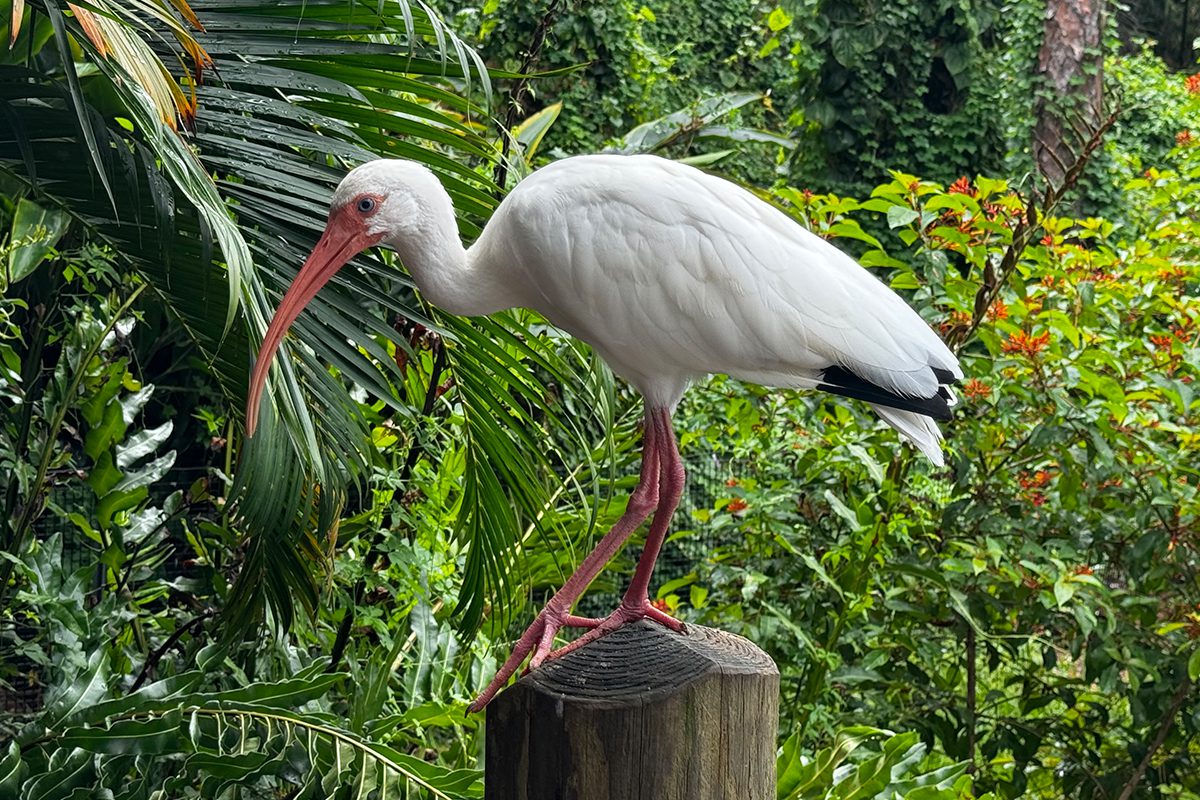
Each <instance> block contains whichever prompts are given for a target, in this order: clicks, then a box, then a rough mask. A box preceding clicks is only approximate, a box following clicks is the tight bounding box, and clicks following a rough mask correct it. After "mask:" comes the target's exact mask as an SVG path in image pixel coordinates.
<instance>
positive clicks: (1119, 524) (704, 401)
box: [660, 147, 1200, 797]
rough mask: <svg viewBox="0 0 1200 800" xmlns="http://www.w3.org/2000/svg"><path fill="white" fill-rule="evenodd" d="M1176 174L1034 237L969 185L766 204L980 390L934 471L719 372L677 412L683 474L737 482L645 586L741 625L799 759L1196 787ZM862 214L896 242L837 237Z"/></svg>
mask: <svg viewBox="0 0 1200 800" xmlns="http://www.w3.org/2000/svg"><path fill="white" fill-rule="evenodd" d="M1169 162H1170V163H1177V164H1179V165H1180V168H1179V169H1178V170H1177V171H1176V170H1158V169H1151V170H1149V171H1148V172H1147V174H1146V176H1145V177H1139V178H1138V179H1136V180H1133V181H1131V182H1130V183H1129V184H1127V186H1126V187H1125V198H1126V202H1127V203H1128V209H1129V211H1130V213H1131V214H1132V221H1131V222H1129V223H1127V224H1126V225H1125V226H1124V227H1122V228H1118V227H1116V226H1114V225H1113V224H1111V223H1109V222H1107V221H1105V220H1101V219H1096V218H1085V219H1073V218H1069V217H1058V216H1054V215H1053V213H1052V210H1051V211H1043V212H1041V213H1039V214H1038V216H1037V217H1036V218H1035V217H1034V213H1035V212H1034V211H1032V210H1031V209H1030V207H1029V205H1028V202H1027V201H1026V200H1025V199H1024V198H1022V197H1021V196H1019V195H1018V194H1016V193H1015V192H1014V191H1013V190H1012V188H1010V187H1009V185H1008V184H1007V183H1006V182H1004V181H996V180H987V179H982V178H981V179H978V180H976V181H974V182H971V181H968V180H966V179H962V180H960V181H956V182H955V184H954V185H953V186H951V187H949V189H946V188H944V187H942V186H940V185H937V184H934V183H931V182H927V181H921V180H918V179H916V178H915V177H913V176H911V175H904V174H900V173H896V174H895V175H894V177H893V180H892V181H891V182H889V183H887V184H884V185H881V186H879V187H877V188H876V189H875V190H874V191H873V192H872V196H871V198H870V199H867V200H865V201H858V200H851V199H847V198H841V197H836V196H832V195H812V194H810V193H804V192H799V191H794V190H788V189H785V190H780V191H779V192H778V193H777V197H778V198H779V199H780V200H781V201H783V202H785V203H787V204H788V205H789V208H790V210H791V211H792V213H793V214H795V215H796V216H797V217H798V218H799V219H800V220H801V221H803V222H805V224H807V225H809V226H810V227H811V228H812V229H813V230H815V231H817V232H820V233H822V234H823V235H825V236H827V237H830V238H835V239H837V238H849V239H851V240H853V243H855V244H858V245H860V246H861V245H865V246H866V249H865V251H863V255H862V261H863V263H864V264H866V265H868V266H870V267H871V268H872V269H874V270H877V271H878V272H879V274H880V275H881V277H885V278H886V279H887V280H888V281H889V282H890V283H891V284H892V286H894V287H896V288H897V289H898V290H900V291H903V292H905V293H906V294H907V295H908V296H909V298H910V300H911V301H912V302H913V303H914V304H915V305H916V307H917V308H918V309H919V310H921V312H922V313H923V314H924V315H925V316H926V317H927V318H928V319H929V320H930V321H931V323H933V324H935V325H938V326H939V327H940V328H941V329H942V331H943V334H944V336H945V337H946V338H947V339H948V340H949V341H951V342H952V343H954V344H955V345H956V347H957V348H958V349H959V353H960V357H961V358H962V361H963V365H964V369H965V371H966V373H967V375H968V376H970V378H969V379H968V381H967V382H966V383H965V384H964V385H963V386H962V387H960V393H961V395H962V400H963V403H962V405H963V408H962V409H961V410H960V412H959V413H958V415H957V416H956V419H955V421H954V422H953V423H951V424H949V425H948V426H947V428H948V430H947V433H948V435H949V442H950V447H951V448H952V451H953V453H954V454H955V455H954V457H953V458H952V460H951V464H950V467H949V469H948V470H947V471H945V472H930V471H928V468H927V467H926V466H924V465H920V464H913V463H912V461H911V456H910V455H908V454H907V453H905V452H904V451H903V450H902V449H901V447H900V445H899V444H898V443H897V442H896V440H895V437H894V435H893V434H891V433H890V432H889V431H887V430H886V429H885V428H882V427H881V426H879V425H877V424H876V425H872V422H871V420H870V419H869V417H868V416H867V415H866V413H865V410H864V409H862V408H857V407H850V406H848V405H847V404H845V403H843V402H841V401H836V400H828V399H824V398H804V399H803V400H802V401H799V400H797V399H796V398H792V397H786V396H781V395H779V394H778V393H773V392H767V391H765V390H761V389H757V388H753V387H746V386H740V385H737V384H735V383H734V382H732V381H729V380H727V379H722V378H716V379H714V380H712V381H710V382H709V383H708V384H707V385H706V386H705V387H704V388H703V389H701V390H699V391H694V392H693V393H691V394H690V395H689V396H688V398H687V399H685V401H684V404H683V406H682V407H681V411H680V414H679V420H680V421H679V427H680V429H681V430H683V431H686V432H685V433H684V434H683V437H682V438H683V446H684V454H685V457H688V455H689V454H691V457H692V458H698V457H703V458H705V459H711V458H716V459H718V460H719V461H720V462H721V463H722V464H724V465H726V469H727V470H728V478H727V479H726V482H725V483H722V484H718V485H716V486H710V487H706V488H707V489H708V491H709V492H710V493H711V495H710V496H712V497H713V498H714V500H713V502H712V505H711V506H710V507H708V508H705V509H701V510H700V511H699V512H698V517H697V520H696V521H697V523H698V524H703V525H705V526H707V527H708V528H709V529H710V530H716V531H727V532H728V533H727V534H726V535H725V537H724V541H725V542H726V544H725V545H724V546H722V547H721V548H718V549H717V550H716V551H715V552H713V553H712V554H711V555H710V556H709V557H707V558H705V559H704V563H703V565H702V566H701V567H699V568H698V569H697V570H696V572H695V573H694V574H693V575H691V576H689V578H687V579H685V580H683V581H680V582H676V583H674V584H671V585H667V586H665V587H663V589H662V590H660V592H661V593H662V594H663V595H664V596H665V598H666V599H667V601H668V605H670V606H673V607H676V608H679V609H681V610H682V611H683V612H685V613H691V614H694V616H695V618H697V619H700V620H707V621H713V622H716V621H722V622H724V623H725V624H728V622H729V621H730V620H740V624H741V625H742V627H743V630H744V632H745V633H746V635H748V636H750V637H751V638H752V639H754V640H755V641H756V642H758V643H760V644H763V645H765V646H767V647H768V648H769V649H770V651H771V652H772V653H773V655H775V657H776V659H777V661H778V662H779V663H780V664H782V665H787V666H784V667H783V680H784V685H785V689H784V693H785V694H784V696H785V698H786V699H787V702H788V704H789V706H790V708H792V709H793V713H792V714H791V715H788V716H787V717H786V718H785V722H786V723H790V725H791V726H793V728H792V729H793V730H795V731H799V732H802V735H803V736H804V740H805V741H813V740H827V739H828V738H830V737H833V736H834V733H835V731H837V730H838V729H839V728H841V727H842V726H844V725H847V724H871V725H877V726H880V727H882V726H884V725H888V726H892V727H893V728H895V727H899V728H903V729H908V730H912V731H916V732H917V733H919V734H920V735H921V737H922V739H923V740H924V741H925V742H926V743H927V744H929V745H930V746H931V747H936V749H937V750H938V751H939V752H941V753H944V754H945V755H946V756H948V757H949V758H951V759H954V760H967V761H970V762H972V763H974V764H975V766H976V769H977V770H978V772H977V773H976V780H975V786H976V789H977V791H983V790H990V791H994V792H995V793H996V795H997V796H1001V797H1016V796H1021V795H1023V794H1026V793H1027V794H1029V795H1031V796H1064V795H1066V796H1075V797H1103V796H1113V795H1115V794H1117V793H1119V792H1120V791H1121V789H1122V787H1123V786H1124V785H1125V784H1126V783H1127V782H1130V781H1133V782H1134V785H1135V786H1137V785H1138V784H1139V783H1140V784H1148V785H1149V786H1163V787H1166V786H1168V785H1170V784H1172V783H1174V784H1178V785H1184V786H1186V785H1188V783H1189V782H1191V781H1194V780H1195V779H1196V773H1195V770H1194V767H1193V766H1192V763H1193V758H1194V753H1193V752H1192V748H1191V746H1190V745H1189V744H1188V743H1189V742H1191V741H1194V739H1195V736H1196V733H1197V731H1196V730H1195V716H1194V708H1195V706H1194V704H1195V699H1194V696H1193V695H1194V693H1192V692H1189V689H1190V687H1191V683H1190V680H1191V679H1190V676H1189V673H1188V668H1189V664H1190V663H1195V661H1196V659H1197V657H1196V656H1195V655H1194V654H1195V652H1196V650H1197V639H1196V634H1197V631H1200V628H1197V626H1196V623H1197V618H1196V614H1195V607H1196V603H1197V602H1198V601H1200V571H1198V567H1200V559H1198V558H1197V550H1196V542H1195V538H1194V536H1193V535H1192V533H1191V532H1192V530H1193V528H1194V524H1195V519H1196V515H1197V511H1198V510H1200V509H1198V506H1197V486H1198V485H1200V475H1198V474H1197V472H1196V469H1195V458H1194V453H1193V450H1194V448H1195V444H1196V442H1195V436H1194V430H1195V423H1196V420H1195V415H1196V413H1197V409H1198V404H1197V401H1196V397H1195V393H1194V392H1193V391H1192V389H1191V387H1192V385H1193V381H1194V379H1195V377H1196V369H1197V367H1198V366H1200V361H1198V353H1200V349H1198V344H1200V342H1198V340H1197V334H1196V331H1197V327H1196V326H1197V322H1198V320H1197V319H1196V304H1195V301H1194V290H1195V286H1196V285H1197V279H1198V277H1200V276H1198V275H1197V273H1196V265H1197V263H1200V262H1198V261H1197V259H1196V255H1197V247H1198V246H1200V228H1197V227H1196V220H1195V219H1194V216H1193V215H1192V214H1191V213H1190V211H1189V210H1188V205H1187V204H1181V203H1180V202H1179V198H1181V197H1189V196H1191V194H1192V193H1193V192H1194V191H1196V189H1197V187H1196V186H1195V183H1196V181H1197V180H1198V179H1200V161H1197V159H1196V156H1195V152H1194V150H1193V149H1192V148H1190V147H1189V148H1181V149H1179V150H1176V151H1174V152H1172V153H1171V154H1170V158H1169ZM1043 214H1044V216H1043ZM871 216H874V217H875V218H876V219H877V220H883V221H885V224H886V226H887V228H888V230H889V233H888V234H887V236H886V237H880V239H876V238H875V237H873V236H871V235H870V234H866V233H864V230H863V229H864V227H866V225H861V226H860V225H858V224H855V223H857V222H860V221H861V222H864V223H866V222H868V218H869V217H871ZM1035 219H1036V220H1037V222H1036V226H1037V227H1036V228H1034V229H1031V228H1030V227H1029V226H1030V224H1031V223H1032V222H1033V221H1034V220H1035ZM871 227H873V228H875V227H877V223H876V225H872V226H871ZM1034 230H1036V233H1035V232H1033V231H1034ZM684 590H686V591H687V593H686V594H683V592H684ZM689 607H691V609H694V610H689ZM1160 732H1161V735H1162V737H1163V739H1162V741H1161V742H1160V744H1161V747H1160V748H1159V749H1157V750H1155V751H1153V752H1151V751H1150V750H1149V749H1148V748H1149V747H1150V744H1149V743H1150V742H1152V741H1153V740H1154V739H1155V736H1156V735H1159V734H1160ZM1130 742H1136V743H1139V744H1137V745H1130V744H1129V743H1130ZM1143 758H1147V759H1151V761H1150V762H1148V765H1147V766H1149V765H1151V764H1152V766H1150V768H1149V769H1148V770H1147V771H1146V773H1145V776H1144V777H1141V778H1139V779H1137V780H1135V779H1134V776H1135V775H1138V773H1137V770H1138V768H1139V765H1140V762H1141V761H1142V759H1143ZM1143 769H1145V767H1143ZM1138 791H1143V790H1142V789H1141V788H1140V787H1139V789H1138ZM1144 791H1147V792H1151V791H1155V790H1152V789H1149V788H1147V789H1145V790H1144ZM1163 791H1166V789H1165V788H1164V789H1163ZM1147 796H1149V795H1147Z"/></svg>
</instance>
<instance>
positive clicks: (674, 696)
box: [484, 621, 779, 800]
mask: <svg viewBox="0 0 1200 800" xmlns="http://www.w3.org/2000/svg"><path fill="white" fill-rule="evenodd" d="M778 712H779V670H778V669H777V668H776V667H775V663H774V662H773V661H771V659H770V657H769V656H767V654H766V653H764V652H763V651H762V650H760V649H758V648H757V647H756V646H754V644H752V643H751V642H750V641H748V640H747V639H744V638H742V637H741V636H736V635H734V634H731V633H724V632H722V631H718V630H714V629H712V628H705V627H701V626H698V625H689V626H688V628H687V632H686V633H682V634H680V633H674V632H672V631H669V630H667V629H666V628H664V627H662V626H660V625H657V624H654V623H651V622H647V621H642V622H637V623H634V624H632V625H626V626H625V627H623V628H619V629H617V630H615V631H613V632H612V633H610V634H608V635H606V636H604V637H602V638H600V639H597V640H596V641H594V642H592V643H591V644H589V645H587V646H586V647H583V648H581V649H579V650H577V651H575V652H573V653H569V654H567V655H565V656H563V657H562V658H559V659H556V660H554V661H551V662H549V663H547V664H546V665H544V666H542V667H541V668H540V669H538V670H536V671H534V672H531V673H530V674H528V675H526V676H525V677H524V678H522V679H521V680H520V681H519V682H518V683H517V684H516V685H514V686H512V687H510V688H509V689H508V690H506V691H505V692H503V693H502V694H500V695H499V696H498V697H497V698H496V699H495V700H493V701H492V703H491V705H490V706H489V707H488V710H487V758H486V770H487V772H486V777H485V782H486V790H485V795H484V796H485V798H486V800H635V799H637V800H735V798H736V800H769V799H770V798H774V797H775V735H776V730H777V726H778Z"/></svg>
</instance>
